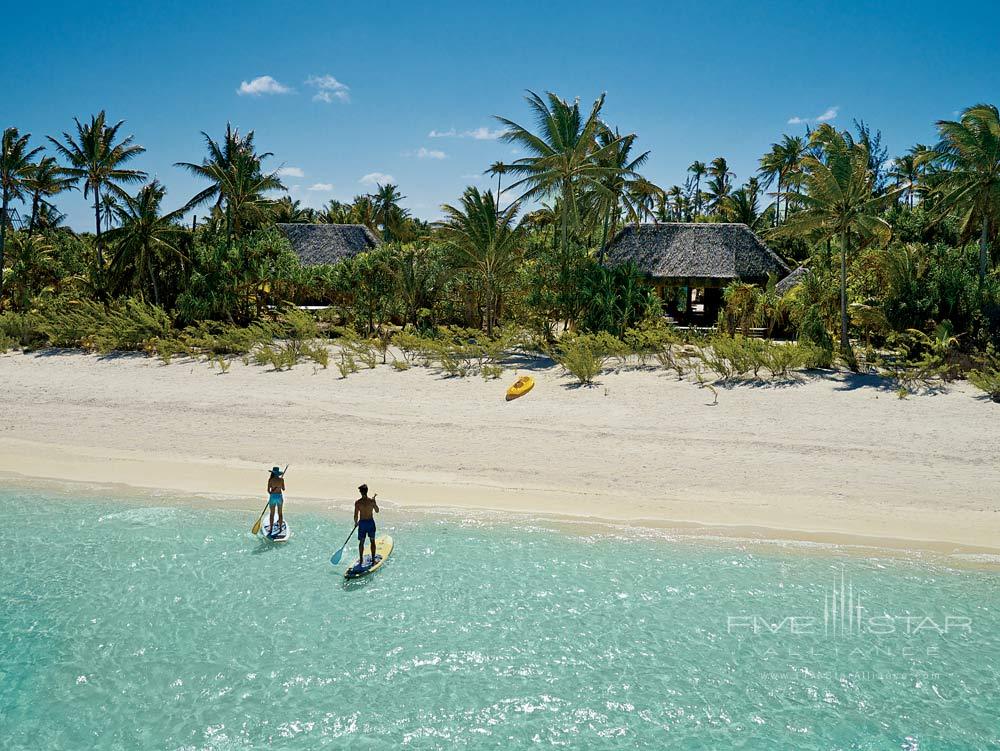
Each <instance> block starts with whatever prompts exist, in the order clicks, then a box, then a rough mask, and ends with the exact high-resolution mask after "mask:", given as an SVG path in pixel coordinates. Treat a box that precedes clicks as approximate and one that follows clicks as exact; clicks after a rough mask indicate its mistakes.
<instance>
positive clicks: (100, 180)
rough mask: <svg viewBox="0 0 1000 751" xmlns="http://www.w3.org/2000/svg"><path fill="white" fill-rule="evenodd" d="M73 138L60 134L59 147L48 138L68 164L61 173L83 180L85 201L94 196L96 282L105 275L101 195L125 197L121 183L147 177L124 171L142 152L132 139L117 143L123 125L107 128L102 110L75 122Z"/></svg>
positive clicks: (138, 172) (141, 173) (136, 172)
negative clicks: (85, 121)
mask: <svg viewBox="0 0 1000 751" xmlns="http://www.w3.org/2000/svg"><path fill="white" fill-rule="evenodd" d="M73 121H74V122H75V123H76V137H75V138H74V137H73V136H71V135H70V134H69V133H66V132H63V141H64V143H60V142H59V141H57V140H56V139H54V138H52V137H51V136H49V140H50V141H51V142H52V144H53V145H54V146H55V147H56V150H57V151H58V152H59V153H60V154H62V155H63V157H65V158H66V160H67V161H68V162H69V165H70V166H68V167H65V168H63V173H64V174H66V175H68V176H70V177H72V178H74V180H83V181H84V182H83V195H84V198H87V197H89V196H90V194H91V193H93V194H94V230H95V234H96V240H95V243H94V245H95V247H96V249H97V265H98V278H100V275H101V274H102V273H103V271H104V252H103V249H102V245H101V191H102V190H105V189H107V190H109V191H111V192H112V193H117V194H119V195H124V191H123V190H122V188H121V184H122V183H135V182H140V181H141V180H145V179H146V173H145V172H142V171H140V170H134V169H127V168H126V167H125V166H124V165H125V164H127V163H128V162H130V161H132V160H133V159H135V158H136V157H137V156H139V154H141V153H143V152H144V151H145V149H144V148H143V147H142V146H139V145H138V144H134V143H132V136H127V137H126V138H123V139H122V140H121V141H118V131H119V129H120V128H121V127H122V125H124V124H125V121H124V120H119V121H118V122H117V123H115V124H114V125H108V124H107V122H106V117H105V114H104V110H101V111H100V112H99V113H98V114H97V115H91V117H90V122H89V123H87V124H82V123H81V122H80V121H79V120H78V119H76V118H74V119H73Z"/></svg>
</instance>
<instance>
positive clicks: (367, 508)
mask: <svg viewBox="0 0 1000 751" xmlns="http://www.w3.org/2000/svg"><path fill="white" fill-rule="evenodd" d="M358 491H359V492H360V493H361V497H360V498H359V499H358V500H356V501H355V502H354V523H355V524H356V525H357V527H358V565H359V566H361V565H363V564H364V562H365V537H370V538H371V539H372V565H373V566H374V565H375V514H377V513H378V504H377V503H376V502H375V499H376V498H377V497H378V493H373V494H372V497H371V498H369V497H368V486H367V485H361V486H359V487H358Z"/></svg>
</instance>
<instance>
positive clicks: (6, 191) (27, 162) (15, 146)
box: [0, 128, 42, 308]
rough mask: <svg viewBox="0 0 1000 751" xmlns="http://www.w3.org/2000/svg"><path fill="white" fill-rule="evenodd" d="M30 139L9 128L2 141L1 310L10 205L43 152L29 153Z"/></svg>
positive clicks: (18, 197) (33, 150)
mask: <svg viewBox="0 0 1000 751" xmlns="http://www.w3.org/2000/svg"><path fill="white" fill-rule="evenodd" d="M30 139H31V134H30V133H25V134H24V135H23V136H22V135H21V134H20V132H19V131H18V129H17V128H7V129H6V130H5V131H4V132H3V137H2V140H0V193H2V197H3V204H2V211H0V308H2V307H3V264H4V250H5V249H6V247H7V225H8V224H9V223H10V221H9V216H8V211H9V210H10V202H11V201H19V200H21V199H22V198H23V197H24V191H25V189H26V185H25V181H26V180H28V179H29V178H30V176H31V171H32V169H33V168H34V165H33V164H32V163H31V159H32V157H34V156H35V154H37V153H38V152H40V151H41V150H42V149H41V147H38V148H35V149H30V150H29V149H28V141H29V140H30Z"/></svg>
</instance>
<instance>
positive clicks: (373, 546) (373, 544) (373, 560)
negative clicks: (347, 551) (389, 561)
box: [369, 534, 375, 566]
mask: <svg viewBox="0 0 1000 751" xmlns="http://www.w3.org/2000/svg"><path fill="white" fill-rule="evenodd" d="M369 537H371V540H372V565H373V566H374V565H375V535H374V534H372V535H369Z"/></svg>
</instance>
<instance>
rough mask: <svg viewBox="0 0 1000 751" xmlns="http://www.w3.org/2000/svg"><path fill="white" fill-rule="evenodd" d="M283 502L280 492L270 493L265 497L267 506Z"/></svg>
mask: <svg viewBox="0 0 1000 751" xmlns="http://www.w3.org/2000/svg"><path fill="white" fill-rule="evenodd" d="M284 502H285V498H284V496H282V495H281V493H271V496H270V497H269V498H268V499H267V505H268V506H280V505H281V504H282V503H284Z"/></svg>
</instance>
